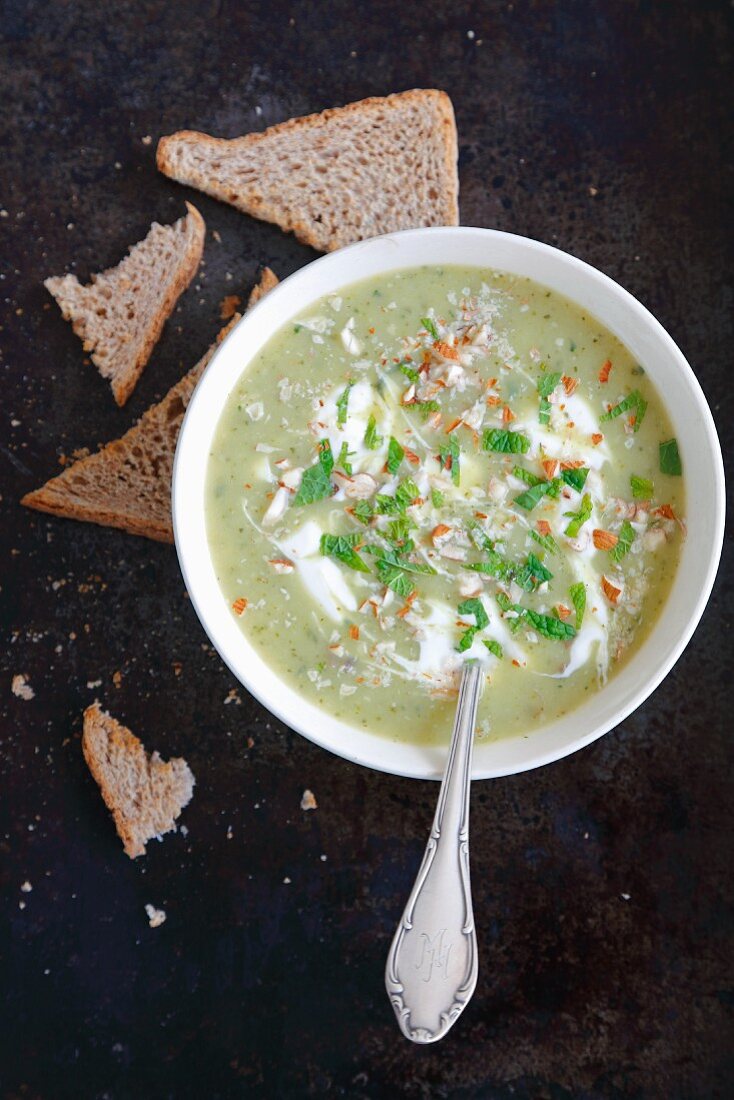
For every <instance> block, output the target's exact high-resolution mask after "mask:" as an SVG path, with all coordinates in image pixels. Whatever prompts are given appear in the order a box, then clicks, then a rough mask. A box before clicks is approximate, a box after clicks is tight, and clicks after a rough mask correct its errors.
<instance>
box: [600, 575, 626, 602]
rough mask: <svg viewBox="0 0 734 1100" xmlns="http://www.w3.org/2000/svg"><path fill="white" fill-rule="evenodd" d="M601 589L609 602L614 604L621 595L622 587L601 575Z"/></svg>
mask: <svg viewBox="0 0 734 1100" xmlns="http://www.w3.org/2000/svg"><path fill="white" fill-rule="evenodd" d="M601 590H602V592H603V593H604V595H605V596H606V598H607V599H608V600H609V602H610V603H614V604H616V602H617V600H618V599H619V597H620V596H621V595H622V589H621V588H619V587H618V586H617V585H616V584H612V582H611V581H610V580H609V578H608V577H605V576H603V575H602V578H601Z"/></svg>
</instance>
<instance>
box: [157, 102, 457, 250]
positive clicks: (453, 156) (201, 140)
mask: <svg viewBox="0 0 734 1100" xmlns="http://www.w3.org/2000/svg"><path fill="white" fill-rule="evenodd" d="M428 101H431V102H432V103H433V105H434V107H435V108H436V110H437V113H438V115H439V118H440V125H441V127H442V137H443V141H442V146H443V169H444V173H445V178H446V180H448V181H450V183H449V185H448V187H447V188H446V190H445V192H444V193H443V195H442V203H441V207H440V209H439V213H440V214H442V219H441V220H442V224H444V225H458V224H459V181H458V173H457V168H456V164H457V159H458V141H457V135H456V120H455V116H454V108H453V105H452V103H451V100H450V98H449V97H448V95H447V94H446V92H443V91H440V90H439V89H437V88H414V89H412V90H411V91H407V92H396V93H394V94H393V95H388V96H382V97H381V96H371V97H369V98H368V99H361V100H358V101H357V102H355V103H348V104H346V105H345V106H344V107H330V108H328V109H327V110H325V111H320V112H317V113H315V114H311V115H303V116H302V117H300V118H291V119H288V120H287V121H285V122H279V123H277V124H276V125H275V126H269V127H268V128H267V129H266V130H263V131H261V132H259V133H252V134H245V135H243V136H242V137H238V138H217V137H212V136H211V135H210V134H204V133H200V132H199V131H197V130H179V131H177V132H176V133H174V134H169V135H167V136H165V137H162V138H161V139H160V140H159V142H158V148H157V150H156V164H157V166H158V169H159V171H161V172H163V174H164V175H166V176H169V177H170V178H171V179H175V180H178V182H180V183H185V184H188V185H189V186H193V187H197V188H198V189H199V190H201V191H204V192H205V193H206V194H208V195H211V196H213V197H214V198H216V199H220V200H221V201H222V202H227V203H229V204H230V205H231V206H234V207H236V208H237V209H238V210H241V211H243V213H245V214H249V215H250V216H251V217H254V218H258V219H260V220H261V221H269V222H275V223H276V224H277V225H279V226H280V227H281V229H283V230H285V231H286V232H291V233H293V234H294V235H295V236H296V238H297V239H298V240H299V241H301V242H302V243H303V244H306V245H309V246H310V247H311V248H315V249H317V250H322V249H323V245H322V243H321V241H320V239H319V237H318V236H317V235H316V234H315V233H314V231H313V228H312V225H311V224H310V222H308V221H299V220H297V219H293V218H285V217H284V216H283V211H282V210H281V209H280V208H276V207H275V206H274V205H273V204H271V203H268V202H267V201H265V200H260V201H257V200H253V201H248V200H246V199H244V198H240V197H238V196H234V197H232V195H231V194H225V188H223V187H220V186H218V185H217V183H216V181H212V180H206V179H203V178H202V177H201V176H200V175H197V174H194V173H192V174H191V175H188V174H186V175H184V174H182V173H181V172H180V171H179V170H178V168H177V166H176V165H175V164H174V162H173V159H172V157H171V150H172V149H173V148H174V147H175V146H176V145H180V144H181V143H182V142H193V143H196V144H202V145H208V146H210V147H211V148H212V149H224V148H232V147H236V148H247V147H249V148H255V147H256V146H257V145H259V144H261V143H262V142H264V141H265V142H266V141H268V140H269V139H271V138H273V137H275V136H277V135H279V134H283V133H289V132H292V131H298V130H299V129H304V128H313V127H321V126H323V125H325V124H326V123H328V122H329V120H330V119H332V118H334V117H338V118H341V119H344V118H348V117H349V116H350V115H360V114H362V115H364V114H370V113H371V112H372V111H375V110H380V111H381V110H384V109H385V107H386V106H388V107H390V108H393V107H400V106H404V105H405V104H406V103H408V104H412V103H416V104H418V105H420V106H425V105H426V104H427V102H428Z"/></svg>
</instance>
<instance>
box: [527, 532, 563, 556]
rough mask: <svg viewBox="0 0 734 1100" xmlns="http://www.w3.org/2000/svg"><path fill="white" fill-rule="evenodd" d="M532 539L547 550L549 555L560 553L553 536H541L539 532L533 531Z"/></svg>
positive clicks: (531, 533)
mask: <svg viewBox="0 0 734 1100" xmlns="http://www.w3.org/2000/svg"><path fill="white" fill-rule="evenodd" d="M530 537H531V538H533V539H535V541H536V542H537V543H540V545H541V546H542V547H543V549H544V550H547V551H548V553H549V554H557V553H558V543H557V542H556V540H555V539H554V538H553V535H541V534H540V532H539V531H531V532H530Z"/></svg>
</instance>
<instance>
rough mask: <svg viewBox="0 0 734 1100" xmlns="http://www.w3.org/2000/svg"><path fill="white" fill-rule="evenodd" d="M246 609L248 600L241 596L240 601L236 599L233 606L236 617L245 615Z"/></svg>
mask: <svg viewBox="0 0 734 1100" xmlns="http://www.w3.org/2000/svg"><path fill="white" fill-rule="evenodd" d="M246 609H247V600H246V599H245V597H244V596H240V597H239V599H236V600H235V601H234V603H233V604H232V610H233V611H234V613H235V615H244V613H245V610H246Z"/></svg>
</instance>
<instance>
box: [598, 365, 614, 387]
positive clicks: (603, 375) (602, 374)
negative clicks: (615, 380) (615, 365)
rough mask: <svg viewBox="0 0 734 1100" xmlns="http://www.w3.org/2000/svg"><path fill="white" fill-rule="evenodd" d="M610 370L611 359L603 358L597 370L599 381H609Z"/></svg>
mask: <svg viewBox="0 0 734 1100" xmlns="http://www.w3.org/2000/svg"><path fill="white" fill-rule="evenodd" d="M611 372H612V361H611V359H605V360H604V362H603V363H602V365H601V368H600V370H599V381H600V382H608V381H609V375H610V374H611Z"/></svg>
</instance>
